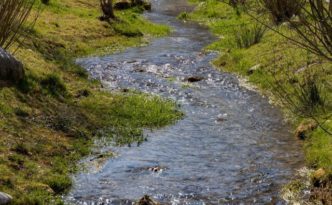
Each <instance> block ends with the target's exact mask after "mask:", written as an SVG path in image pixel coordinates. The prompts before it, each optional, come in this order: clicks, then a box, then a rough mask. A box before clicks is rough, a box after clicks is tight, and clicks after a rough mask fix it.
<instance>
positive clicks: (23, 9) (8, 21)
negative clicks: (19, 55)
mask: <svg viewBox="0 0 332 205" xmlns="http://www.w3.org/2000/svg"><path fill="white" fill-rule="evenodd" d="M34 3H35V0H1V1H0V47H2V48H4V49H7V48H9V47H10V46H11V45H12V44H13V42H15V40H17V38H18V37H19V36H20V35H22V32H20V29H21V28H22V26H23V25H24V23H25V22H26V20H27V18H28V16H29V14H30V12H31V10H32V6H33V5H34Z"/></svg>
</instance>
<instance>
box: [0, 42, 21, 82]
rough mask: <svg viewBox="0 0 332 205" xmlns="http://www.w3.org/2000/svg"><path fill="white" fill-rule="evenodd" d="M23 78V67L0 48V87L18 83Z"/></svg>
mask: <svg viewBox="0 0 332 205" xmlns="http://www.w3.org/2000/svg"><path fill="white" fill-rule="evenodd" d="M23 77H24V70H23V65H22V63H21V62H19V61H18V60H16V58H15V57H14V56H12V55H11V54H9V53H8V52H7V51H5V50H4V49H2V48H0V85H1V84H12V83H17V82H19V81H20V80H21V79H22V78H23Z"/></svg>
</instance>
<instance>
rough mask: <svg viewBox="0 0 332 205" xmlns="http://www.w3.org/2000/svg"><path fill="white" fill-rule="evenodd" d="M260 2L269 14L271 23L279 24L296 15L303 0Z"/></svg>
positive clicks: (267, 0)
mask: <svg viewBox="0 0 332 205" xmlns="http://www.w3.org/2000/svg"><path fill="white" fill-rule="evenodd" d="M261 2H262V4H263V6H264V7H265V8H266V9H267V10H268V11H269V12H270V14H271V17H272V20H273V22H274V23H276V24H280V23H282V22H285V21H287V20H289V19H291V18H292V17H293V16H295V15H298V14H299V13H300V11H301V8H302V6H303V3H304V0H261Z"/></svg>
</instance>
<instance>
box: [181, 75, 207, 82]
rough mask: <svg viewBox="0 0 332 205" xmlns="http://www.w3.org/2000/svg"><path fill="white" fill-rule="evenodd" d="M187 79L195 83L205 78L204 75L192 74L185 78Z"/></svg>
mask: <svg viewBox="0 0 332 205" xmlns="http://www.w3.org/2000/svg"><path fill="white" fill-rule="evenodd" d="M185 80H186V81H188V82H190V83H195V82H199V81H202V80H204V77H201V76H191V77H188V78H186V79H185Z"/></svg>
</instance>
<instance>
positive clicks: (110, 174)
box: [67, 0, 303, 205]
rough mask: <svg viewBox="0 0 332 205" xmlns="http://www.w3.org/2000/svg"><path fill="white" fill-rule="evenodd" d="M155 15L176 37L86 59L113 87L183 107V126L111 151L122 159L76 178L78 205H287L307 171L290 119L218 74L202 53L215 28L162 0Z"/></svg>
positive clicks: (175, 2) (174, 1)
mask: <svg viewBox="0 0 332 205" xmlns="http://www.w3.org/2000/svg"><path fill="white" fill-rule="evenodd" d="M152 3H153V10H152V12H149V13H147V14H146V16H147V18H148V19H150V20H152V21H153V22H156V23H161V24H167V25H169V26H170V27H171V28H172V30H173V32H172V33H171V35H170V36H168V37H164V38H160V39H157V40H154V41H153V42H151V44H150V45H148V46H145V47H138V48H131V49H129V50H127V51H125V52H122V53H118V54H115V55H111V56H106V57H93V58H84V59H79V60H77V62H78V64H80V65H82V66H83V67H85V68H86V69H87V70H88V71H89V73H90V74H91V76H92V77H93V78H96V79H100V80H101V81H102V82H103V84H104V85H105V87H107V88H109V89H110V90H127V89H129V90H137V91H141V92H146V93H151V94H155V95H159V96H162V97H165V98H170V99H173V100H175V101H176V102H177V103H178V104H179V105H180V107H181V109H182V111H183V112H184V113H185V117H184V118H183V119H182V120H180V121H178V122H177V123H176V124H174V125H172V126H169V127H166V128H163V129H159V130H153V131H149V130H146V131H145V135H146V136H149V137H148V138H147V141H146V142H144V143H142V144H138V145H137V146H136V144H135V145H131V146H125V147H110V148H111V150H112V151H114V152H115V153H116V157H114V158H110V159H108V160H107V161H106V163H105V164H104V166H103V167H102V168H101V169H99V170H97V171H96V170H87V171H86V172H82V173H78V174H76V175H75V176H74V182H75V185H74V187H73V189H72V191H71V192H70V193H69V195H68V196H67V201H68V202H72V203H73V204H82V205H83V204H89V205H90V204H91V205H92V204H94V205H96V204H132V202H133V201H135V200H137V199H138V198H141V197H142V196H143V195H145V194H147V195H150V196H151V197H153V198H154V199H156V200H158V201H160V202H162V203H166V204H269V203H271V204H283V203H284V202H283V201H282V199H280V197H279V191H280V188H281V186H282V185H283V184H285V183H286V182H287V181H289V180H290V178H291V177H292V175H293V174H294V172H295V170H296V169H298V168H300V167H301V166H303V156H302V152H301V146H300V144H299V142H298V141H297V140H296V139H295V138H294V137H292V135H291V134H290V127H289V126H288V125H287V124H285V123H284V122H283V119H282V115H281V112H280V111H279V110H278V109H276V108H274V107H273V106H271V105H270V104H269V103H268V100H267V99H266V98H264V97H261V96H260V95H259V94H258V93H256V92H254V91H251V90H248V89H246V88H244V87H242V86H240V85H239V80H238V79H237V78H236V76H234V75H231V74H228V73H222V72H219V71H217V70H215V69H214V68H213V67H212V66H211V65H210V61H211V60H212V59H213V58H215V54H214V53H204V52H202V48H203V47H204V46H206V45H208V44H209V43H211V42H212V41H213V40H214V37H213V36H212V35H211V34H210V33H209V31H208V30H207V29H205V28H203V27H201V26H199V25H197V24H194V23H184V22H181V21H179V20H177V19H176V16H177V15H178V14H179V12H181V11H184V10H186V9H189V6H187V5H186V3H185V1H184V0H181V1H179V0H168V1H166V0H155V1H153V2H152Z"/></svg>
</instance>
